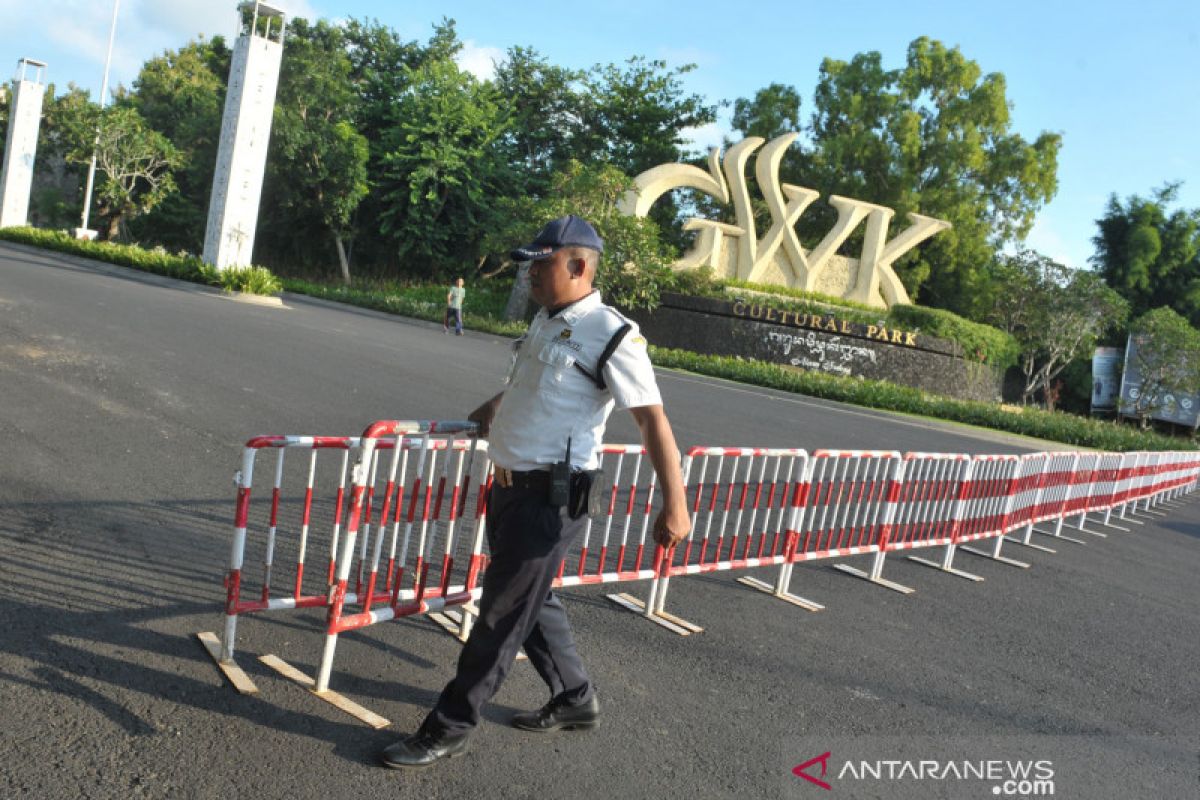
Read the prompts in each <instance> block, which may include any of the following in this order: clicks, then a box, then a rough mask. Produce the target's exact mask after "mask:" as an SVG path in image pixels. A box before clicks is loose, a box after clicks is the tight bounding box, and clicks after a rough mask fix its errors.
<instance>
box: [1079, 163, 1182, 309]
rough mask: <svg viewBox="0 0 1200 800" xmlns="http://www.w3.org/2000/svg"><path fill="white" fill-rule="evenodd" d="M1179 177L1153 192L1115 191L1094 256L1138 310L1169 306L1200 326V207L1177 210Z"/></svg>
mask: <svg viewBox="0 0 1200 800" xmlns="http://www.w3.org/2000/svg"><path fill="white" fill-rule="evenodd" d="M1178 193H1179V184H1178V183H1169V184H1167V185H1165V186H1163V187H1162V188H1159V189H1156V190H1155V191H1154V192H1153V193H1152V194H1151V196H1150V197H1149V198H1143V197H1139V196H1137V195H1133V196H1131V197H1129V198H1127V199H1126V201H1125V202H1124V203H1122V202H1121V201H1120V200H1118V199H1117V197H1116V195H1113V196H1111V197H1109V200H1108V206H1107V208H1106V209H1105V213H1104V216H1102V217H1101V218H1100V219H1098V220H1096V225H1097V227H1098V228H1099V231H1098V232H1097V234H1096V236H1095V237H1093V238H1092V243H1093V244H1094V245H1095V246H1096V254H1095V255H1094V256H1093V257H1092V258H1091V261H1092V263H1093V264H1095V265H1096V267H1097V268H1098V269H1099V271H1100V273H1101V274H1102V275H1103V276H1104V279H1105V280H1106V281H1108V283H1109V285H1110V286H1112V287H1113V288H1114V289H1116V290H1117V291H1118V292H1120V293H1121V295H1122V296H1123V297H1125V298H1126V299H1127V300H1128V301H1129V303H1130V305H1131V306H1132V308H1133V312H1134V314H1136V315H1141V314H1144V313H1146V312H1147V311H1149V310H1150V309H1152V308H1156V307H1159V306H1167V307H1169V308H1172V309H1174V310H1175V311H1177V312H1179V313H1180V314H1182V315H1183V316H1184V317H1186V318H1187V319H1188V320H1189V321H1190V322H1191V323H1192V325H1194V326H1200V209H1198V210H1191V211H1187V210H1183V209H1176V210H1174V211H1171V210H1170V209H1169V206H1170V205H1171V204H1172V203H1173V202H1174V201H1175V200H1176V198H1177V197H1178Z"/></svg>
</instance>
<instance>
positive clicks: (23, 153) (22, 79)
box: [0, 58, 46, 228]
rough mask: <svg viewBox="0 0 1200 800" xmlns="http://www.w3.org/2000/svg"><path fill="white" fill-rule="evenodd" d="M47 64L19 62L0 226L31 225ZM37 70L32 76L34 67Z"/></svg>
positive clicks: (0, 183) (1, 178)
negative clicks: (30, 211) (35, 168)
mask: <svg viewBox="0 0 1200 800" xmlns="http://www.w3.org/2000/svg"><path fill="white" fill-rule="evenodd" d="M45 66H46V65H45V64H43V63H42V62H41V61H34V60H33V59H31V58H22V59H21V60H20V61H18V62H17V75H16V77H15V78H13V88H12V102H11V103H9V107H8V138H7V139H6V140H5V144H4V171H3V172H2V173H0V228H11V227H14V226H21V225H28V224H29V190H30V187H31V186H32V185H33V157H34V155H35V154H36V153H37V140H38V128H39V127H40V126H41V124H42V96H43V95H44V94H45V92H46V87H45V84H43V83H42V70H43V69H44V68H45ZM31 68H32V70H33V76H32V79H30V72H29V71H30V69H31Z"/></svg>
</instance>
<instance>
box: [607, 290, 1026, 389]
mask: <svg viewBox="0 0 1200 800" xmlns="http://www.w3.org/2000/svg"><path fill="white" fill-rule="evenodd" d="M626 313H627V314H628V316H629V317H630V318H631V319H634V320H636V321H637V322H638V324H639V325H641V327H642V331H643V332H644V333H645V335H646V338H647V339H648V340H649V341H650V342H651V343H652V344H654V345H657V346H659V347H671V348H677V349H681V350H690V351H692V352H696V353H707V354H711V355H722V356H742V357H743V358H754V359H758V360H760V361H769V362H773V363H776V364H784V365H788V366H792V367H798V368H800V369H807V370H820V371H822V372H828V373H831V374H834V375H843V376H853V377H863V378H870V379H874V380H885V381H891V382H892V383H899V384H903V385H906V386H912V387H914V388H917V389H922V390H924V391H927V392H931V393H934V394H941V395H947V396H949V397H958V398H962V399H965V400H983V401H986V402H999V400H1000V393H1001V382H1002V379H1003V375H1002V374H1001V372H1000V371H999V370H997V369H995V368H993V367H989V366H987V365H986V364H980V363H979V362H974V361H967V360H965V359H964V358H963V357H962V352H961V348H960V347H959V346H958V345H957V344H955V343H954V342H949V341H946V340H944V339H937V338H934V337H932V336H926V335H924V334H921V333H917V332H914V331H908V330H899V329H888V328H886V327H884V326H880V325H866V324H863V323H859V322H852V321H850V320H847V319H842V318H839V317H838V316H837V315H836V314H802V313H797V312H794V311H782V310H780V309H778V308H775V307H773V306H771V305H770V304H769V302H768V301H766V300H764V301H762V302H743V301H738V302H732V303H731V302H726V301H721V300H713V299H709V298H703V297H687V296H684V295H676V294H669V293H668V294H664V295H663V297H662V304H661V305H660V306H659V307H658V308H657V309H655V310H654V311H634V312H626Z"/></svg>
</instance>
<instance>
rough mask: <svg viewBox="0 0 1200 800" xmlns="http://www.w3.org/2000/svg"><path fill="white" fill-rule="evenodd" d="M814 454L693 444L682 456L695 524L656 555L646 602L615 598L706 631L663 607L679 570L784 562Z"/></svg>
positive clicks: (679, 627)
mask: <svg viewBox="0 0 1200 800" xmlns="http://www.w3.org/2000/svg"><path fill="white" fill-rule="evenodd" d="M807 465H808V454H807V453H806V452H805V451H804V450H801V449H796V448H754V447H694V448H692V449H691V450H689V451H688V452H687V454H686V455H685V456H684V463H683V480H684V484H685V485H686V486H687V487H688V495H689V497H690V505H691V522H692V529H691V532H690V533H689V534H688V538H687V539H685V540H684V541H683V542H681V543H680V544H678V545H677V546H676V547H674V548H672V550H671V552H669V553H665V554H664V555H663V556H662V557H661V558H658V559H657V574H656V576H655V577H654V580H653V581H652V583H651V585H650V594H649V597H648V598H647V600H646V602H645V603H642V602H640V601H638V600H636V599H635V598H631V597H629V596H628V595H616V596H614V595H610V599H612V600H614V601H615V602H618V603H620V604H621V605H625V606H626V607H629V608H632V609H634V610H637V611H638V612H640V613H642V614H644V615H645V616H646V617H647V618H648V619H651V620H653V621H655V622H658V623H659V624H661V625H664V626H665V627H668V628H670V629H672V630H675V631H676V632H677V633H683V634H686V633H694V632H697V631H699V630H700V628H698V627H697V626H695V625H693V624H692V623H689V622H687V621H686V620H682V619H679V618H678V617H675V616H673V615H671V614H669V613H667V612H666V610H665V604H666V597H667V590H668V589H669V587H670V581H671V578H672V577H673V576H682V575H697V574H701V573H708V572H718V571H727V570H735V569H747V568H750V567H760V566H769V565H772V564H779V565H784V564H786V562H787V557H788V556H787V551H788V548H789V546H794V541H795V531H796V517H797V512H798V509H799V507H800V505H801V504H802V502H803V497H802V488H801V487H802V486H803V480H804V478H805V473H806V470H807Z"/></svg>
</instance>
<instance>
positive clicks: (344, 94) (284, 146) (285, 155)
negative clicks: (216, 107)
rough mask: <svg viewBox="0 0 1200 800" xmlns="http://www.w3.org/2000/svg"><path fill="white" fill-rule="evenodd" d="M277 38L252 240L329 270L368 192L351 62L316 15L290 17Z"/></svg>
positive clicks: (334, 30)
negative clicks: (278, 63)
mask: <svg viewBox="0 0 1200 800" xmlns="http://www.w3.org/2000/svg"><path fill="white" fill-rule="evenodd" d="M284 42H285V45H284V55H283V67H282V71H281V74H280V81H279V92H278V95H277V98H276V104H275V118H274V121H273V122H272V126H271V151H270V153H269V154H268V158H267V164H268V170H267V176H266V179H265V181H264V187H263V188H264V190H263V202H262V209H263V212H262V214H261V215H260V217H261V218H260V221H259V239H258V240H257V243H256V244H257V245H258V246H260V247H261V248H263V249H265V250H266V251H267V252H270V253H271V254H272V256H271V257H272V259H273V260H275V261H281V262H283V263H312V262H314V261H316V262H318V263H319V262H320V261H322V260H323V261H324V265H325V266H326V267H327V268H331V267H332V266H333V264H334V263H335V262H336V260H337V259H336V258H335V256H334V246H335V245H336V244H338V243H339V242H340V241H341V239H342V238H343V237H344V236H346V235H349V233H350V231H349V228H350V221H351V219H352V217H353V215H354V212H355V211H356V210H357V208H358V205H359V203H360V202H361V201H362V199H363V198H364V197H365V196H366V195H367V192H368V190H369V184H368V181H367V160H368V157H369V147H368V144H367V140H366V138H365V137H364V136H363V135H362V134H361V133H359V132H358V131H357V130H356V129H355V127H354V124H353V117H354V113H355V111H356V106H357V102H358V98H357V96H356V93H355V90H354V86H353V84H352V83H351V69H352V64H351V61H350V58H349V56H348V54H347V52H346V51H347V43H346V39H345V35H344V33H343V31H342V29H341V28H340V27H338V26H335V25H332V24H330V23H328V22H325V21H324V20H322V21H320V22H318V23H316V24H315V25H309V24H308V23H307V22H305V21H304V20H303V19H295V20H292V21H291V22H290V23H289V25H288V32H287V38H286V39H285V40H284ZM297 231H304V234H303V235H297ZM321 245H324V246H321Z"/></svg>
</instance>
